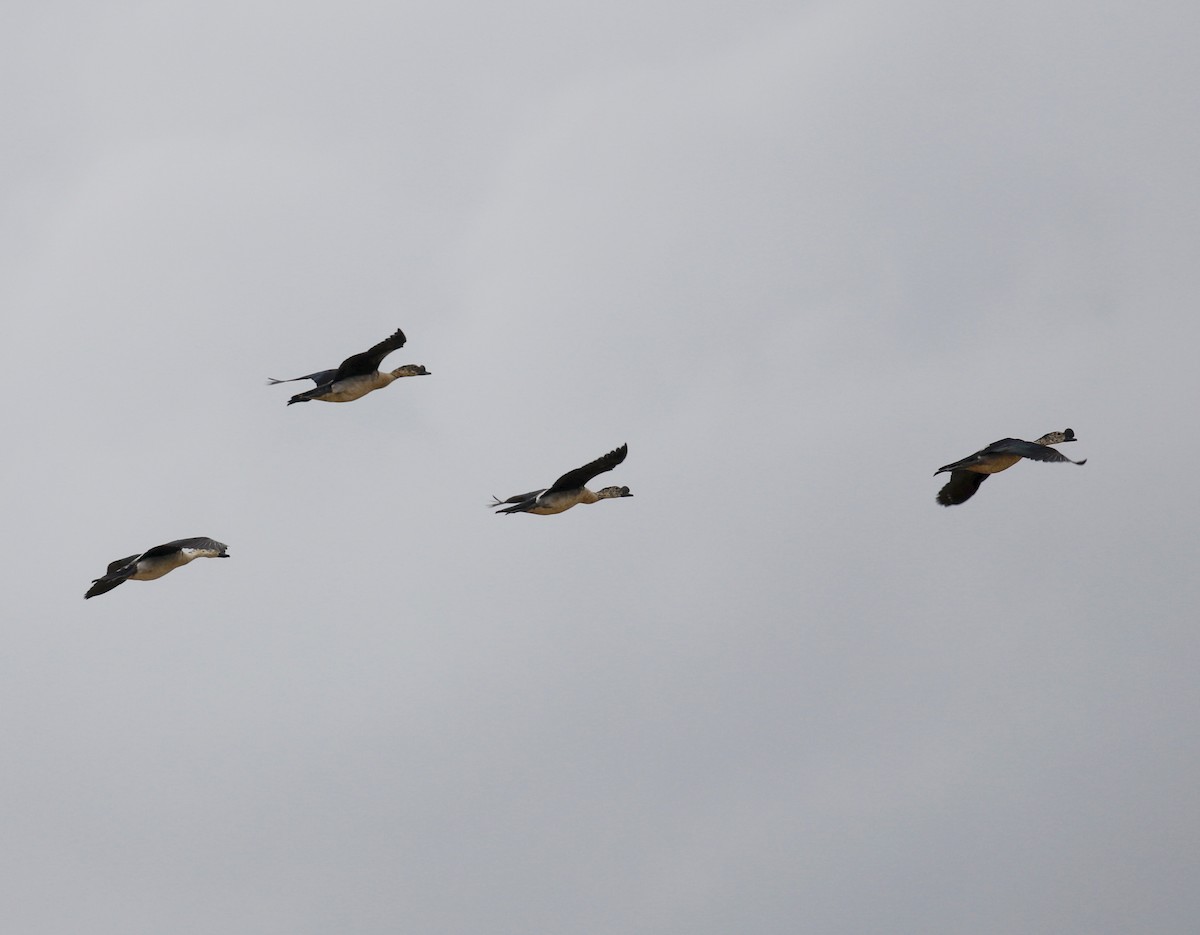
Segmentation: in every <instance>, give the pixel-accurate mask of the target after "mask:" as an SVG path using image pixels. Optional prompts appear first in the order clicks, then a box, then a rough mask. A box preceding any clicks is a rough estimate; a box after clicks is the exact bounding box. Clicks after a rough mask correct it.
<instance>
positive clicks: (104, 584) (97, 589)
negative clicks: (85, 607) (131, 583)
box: [83, 556, 136, 601]
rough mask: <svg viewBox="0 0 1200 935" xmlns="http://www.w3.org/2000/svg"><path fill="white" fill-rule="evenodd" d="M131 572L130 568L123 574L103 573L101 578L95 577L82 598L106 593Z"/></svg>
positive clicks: (122, 581)
mask: <svg viewBox="0 0 1200 935" xmlns="http://www.w3.org/2000/svg"><path fill="white" fill-rule="evenodd" d="M135 557H136V556H135ZM132 574H133V569H132V568H130V569H129V571H128V572H126V573H125V574H116V575H105V576H104V577H103V578H97V579H96V580H95V581H93V582H92V586H91V587H90V588H88V589H87V593H86V594H84V595H83V599H84V600H85V601H86V600H87V599H88V598H89V597H95V596H96V595H97V594H107V593H108V592H109V591H111V590H112V589H113V588H115V587H116V586H117V585H118V584H124V583H125V580H126V579H127V578H128V577H129V576H130V575H132Z"/></svg>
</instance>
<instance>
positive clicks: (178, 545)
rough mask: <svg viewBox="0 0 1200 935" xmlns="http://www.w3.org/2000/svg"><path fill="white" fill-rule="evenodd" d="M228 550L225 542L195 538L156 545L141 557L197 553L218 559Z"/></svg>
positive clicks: (206, 537)
mask: <svg viewBox="0 0 1200 935" xmlns="http://www.w3.org/2000/svg"><path fill="white" fill-rule="evenodd" d="M227 548H229V546H227V545H226V544H225V543H224V542H218V541H217V540H216V539H210V538H208V536H193V537H192V538H191V539H176V540H174V541H173V542H164V543H163V544H162V545H156V546H155V547H154V548H152V549H147V550H146V551H145V552H143V553H142V554H141V556H140V557H141V558H154V557H155V556H158V555H170V554H172V553H173V552H197V553H199V554H201V555H205V556H209V557H216V556H218V555H222V554H223V553H224V552H225V550H226V549H227Z"/></svg>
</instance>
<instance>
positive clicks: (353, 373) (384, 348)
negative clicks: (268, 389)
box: [267, 328, 429, 406]
mask: <svg viewBox="0 0 1200 935" xmlns="http://www.w3.org/2000/svg"><path fill="white" fill-rule="evenodd" d="M405 340H406V338H405V337H404V332H403V331H401V330H400V329H399V328H397V329H396V333H395V334H393V335H392V336H391V337H390V338H385V339H384V340H382V341H380V342H379V343H378V344H376V345H375V346H374V347H373V348H371V349H370V350H369V351H363V352H362V353H361V354H354V355H352V356H350V357H347V358H346V359H345V360H343V361H342V363H341V365H340V366H339V367H338V368H337V369H336V370H321V371H318V372H317V373H310V374H306V375H305V376H302V377H292V378H290V379H288V380H276V379H275V378H274V377H268V378H267V384H268V385H274V384H276V383H295V382H296V381H297V380H312V381H313V382H314V383H315V384H317V385H316V387H315V388H314V389H311V390H306V391H305V392H303V393H297V394H296V395H295V396H293V397H292V398H291V399H289V400H288V402H287V404H288V405H289V406H290V405H291V404H292V403H306V402H308V401H309V400H310V399H319V400H321V401H322V402H327V403H348V402H351V401H353V400H355V399H360V398H361V397H363V396H366V395H367V394H368V393H370V392H372V391H374V390H379V389H383V387H385V386H387V385H388V384H389V383H391V382H392V381H393V380H399V379H400V378H401V377H427V376H429V371H428V370H426V369H425V368H424V367H422V366H421V365H420V364H405V365H404V366H403V367H397V368H396V369H395V370H392V371H382V372H381V371H380V370H379V365H380V364H381V363H383V359H384V358H385V357H387V355H388V354H390V353H391V352H392V351H395V350H399V349H400V348H402V347H404V342H405Z"/></svg>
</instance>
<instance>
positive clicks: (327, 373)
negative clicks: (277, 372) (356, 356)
mask: <svg viewBox="0 0 1200 935" xmlns="http://www.w3.org/2000/svg"><path fill="white" fill-rule="evenodd" d="M336 373H337V371H336V370H320V371H318V372H316V373H309V374H305V375H304V376H302V377H292V378H291V379H290V380H276V379H275V378H274V377H267V385H268V386H274V385H275V384H276V383H295V382H296V381H297V380H312V381H313V383H315V384H317V386H320V385H321V384H323V383H328V382H329V381H330V380H332V379H333V378H334V375H335V374H336Z"/></svg>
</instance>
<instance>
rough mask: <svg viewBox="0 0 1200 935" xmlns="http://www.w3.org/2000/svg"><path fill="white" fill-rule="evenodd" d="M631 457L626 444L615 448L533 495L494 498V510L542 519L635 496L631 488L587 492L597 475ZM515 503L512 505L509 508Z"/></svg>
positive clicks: (521, 494)
mask: <svg viewBox="0 0 1200 935" xmlns="http://www.w3.org/2000/svg"><path fill="white" fill-rule="evenodd" d="M627 454H629V446H628V445H622V446H621V447H620V448H614V449H613V450H612V451H610V452H609V453H608V454H606V455H604V456H603V457H600V458H597V459H596V460H595V461H593V462H591V463H590V464H585V465H584V466H583V467H581V468H576V469H575V470H573V471H567V473H566V474H564V475H563V476H562V477H560V478H559V479H558V480H556V481H555V482H554V483H553V484H551V485H550V486H549V487H547V488H545V489H544V490H531V491H530V492H529V493H519V494H517V495H516V496H515V497H509V498H508V499H507V500H500V499H498V498H497V497H492V499H493V500H495V501H496V502H495V503H493V504H491V506H492V507H493V508H495V507H501V506H502V507H504V509H502V510H497V512H498V513H537V514H538V515H539V516H549V515H551V514H552V513H561V512H563V511H564V510H569V509H571V507H573V506H575V504H577V503H595V502H596V501H597V500H608V499H610V498H613V497H632V496H633V494H631V493H630V492H629V488H628V487H605V488H604V489H603V490H597V491H595V492H593V491H591V490H588V489H587V483H588V481H590V480H591V479H592V478H593V477H595V476H596V475H597V474H603V473H604V472H605V471H611V470H612V469H613V468H615V467H616V466H617V465H618V464H620V463H621V462H622V461H624V460H625V455H627ZM506 504H512V506H506Z"/></svg>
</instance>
